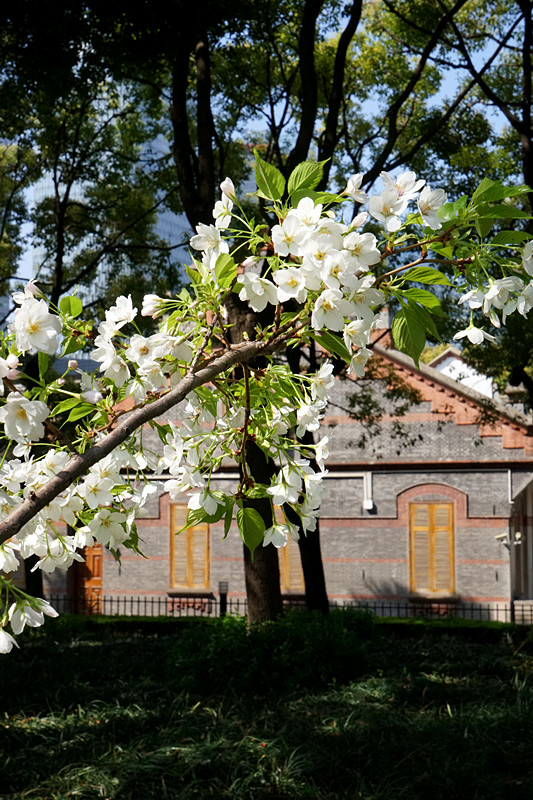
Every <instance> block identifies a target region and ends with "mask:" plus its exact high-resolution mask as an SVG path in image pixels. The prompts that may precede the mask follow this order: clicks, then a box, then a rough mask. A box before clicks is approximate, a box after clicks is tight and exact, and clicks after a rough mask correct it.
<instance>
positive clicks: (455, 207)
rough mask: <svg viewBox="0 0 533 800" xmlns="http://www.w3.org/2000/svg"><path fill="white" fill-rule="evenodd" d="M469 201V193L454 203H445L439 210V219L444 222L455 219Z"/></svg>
mask: <svg viewBox="0 0 533 800" xmlns="http://www.w3.org/2000/svg"><path fill="white" fill-rule="evenodd" d="M467 201H468V197H467V195H466V194H463V195H461V197H459V198H458V199H457V200H456V201H455V202H454V203H444V205H442V206H441V207H440V208H439V210H438V211H437V215H438V217H439V219H441V220H442V221H443V222H447V221H449V220H454V219H455V218H456V217H457V216H458V215H459V214H460V212H461V211H462V210H463V209H464V208H465V206H466V203H467Z"/></svg>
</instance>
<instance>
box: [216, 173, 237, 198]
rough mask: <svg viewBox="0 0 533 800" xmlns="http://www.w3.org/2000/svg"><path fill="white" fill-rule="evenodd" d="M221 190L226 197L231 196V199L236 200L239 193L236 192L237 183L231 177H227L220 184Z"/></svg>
mask: <svg viewBox="0 0 533 800" xmlns="http://www.w3.org/2000/svg"><path fill="white" fill-rule="evenodd" d="M220 191H221V192H222V194H225V195H226V197H229V199H230V200H236V199H237V194H236V192H235V185H234V183H233V181H232V180H231V178H226V180H224V181H222V183H221V184H220Z"/></svg>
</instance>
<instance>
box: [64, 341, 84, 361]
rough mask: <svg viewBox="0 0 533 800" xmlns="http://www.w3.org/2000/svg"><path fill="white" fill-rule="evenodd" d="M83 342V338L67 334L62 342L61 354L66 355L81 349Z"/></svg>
mask: <svg viewBox="0 0 533 800" xmlns="http://www.w3.org/2000/svg"><path fill="white" fill-rule="evenodd" d="M84 343H85V339H83V337H80V336H68V337H67V338H66V339H65V341H64V344H63V350H62V352H61V355H62V356H68V355H69V353H76V352H77V351H78V350H81V348H82V347H83V345H84Z"/></svg>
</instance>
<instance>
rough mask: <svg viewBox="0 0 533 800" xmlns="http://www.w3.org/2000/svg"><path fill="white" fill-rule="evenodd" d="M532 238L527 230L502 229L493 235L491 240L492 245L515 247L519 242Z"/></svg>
mask: <svg viewBox="0 0 533 800" xmlns="http://www.w3.org/2000/svg"><path fill="white" fill-rule="evenodd" d="M528 239H531V234H530V233H526V231H500V232H499V233H497V234H496V236H494V237H493V239H492V241H491V242H490V244H491V245H498V246H499V247H513V246H515V245H517V244H522V242H525V241H527V240H528Z"/></svg>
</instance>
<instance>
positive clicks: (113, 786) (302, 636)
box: [0, 612, 533, 800]
mask: <svg viewBox="0 0 533 800" xmlns="http://www.w3.org/2000/svg"><path fill="white" fill-rule="evenodd" d="M89 623H90V624H89V625H85V622H84V621H77V620H70V621H69V620H68V619H65V618H63V619H59V620H51V621H47V623H46V625H45V629H44V630H43V631H42V632H41V631H32V632H31V633H30V634H29V635H24V636H23V637H21V644H22V649H21V650H20V651H18V652H16V653H11V654H10V655H8V656H4V657H3V658H2V661H1V662H0V675H1V687H2V689H1V698H2V699H1V709H0V711H1V717H0V718H1V728H0V730H1V734H0V797H2V798H8V797H9V798H14V799H15V798H17V799H18V798H20V800H22V798H28V800H30V799H31V800H64V799H65V798H91V800H92V798H94V799H95V800H96V798H98V799H99V800H101V799H102V798H109V800H111V799H113V800H115V798H116V800H130V799H131V800H152V798H154V799H155V798H157V799H158V800H165V799H166V798H183V800H186V799H187V800H189V798H190V799H191V800H192V799H193V798H195V799H196V798H232V799H233V798H235V800H240V798H243V799H244V798H246V799H249V800H252V799H253V800H262V799H263V798H271V799H272V800H273V799H274V798H280V800H281V798H309V800H311V799H312V800H333V799H335V800H337V799H339V800H357V799H358V798H362V799H363V800H396V799H400V798H401V799H402V800H408V799H410V798H413V799H414V798H417V799H418V798H428V799H430V800H454V799H455V798H464V799H465V800H466V798H468V800H489V799H490V798H502V800H503V799H505V800H508V799H509V800H522V798H524V800H525V799H526V798H527V800H530V799H531V798H533V640H531V639H530V638H529V637H528V636H527V631H525V630H524V629H523V628H522V629H513V628H512V627H511V626H505V627H504V626H502V627H500V628H496V627H495V628H483V627H482V626H481V627H480V626H477V627H476V626H472V627H470V626H460V627H458V628H457V629H455V628H449V627H447V626H440V627H439V626H433V625H427V626H413V625H405V624H404V625H399V624H398V625H392V624H387V625H384V624H379V623H377V622H373V621H372V620H371V619H370V618H368V617H365V616H361V615H358V614H355V613H350V612H339V613H335V614H332V615H331V617H330V619H329V620H324V619H322V618H320V617H314V616H312V617H308V616H307V615H306V614H303V613H293V614H291V615H288V616H287V618H285V619H283V620H281V621H280V622H278V623H270V624H267V625H264V626H261V627H258V628H257V629H253V630H252V631H251V632H247V631H246V628H245V625H244V624H243V622H242V621H240V620H233V619H228V620H227V621H225V622H222V621H218V620H214V621H211V620H210V621H201V620H193V621H192V622H191V624H183V623H182V622H180V621H176V622H174V621H171V622H168V623H165V624H163V623H159V625H158V626H157V625H156V626H153V625H151V624H149V623H139V624H138V625H137V624H136V623H133V625H132V624H130V623H128V622H125V623H124V624H123V625H122V627H121V624H120V623H114V624H112V625H111V626H106V625H102V624H100V625H98V624H96V623H95V622H94V620H89Z"/></svg>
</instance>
